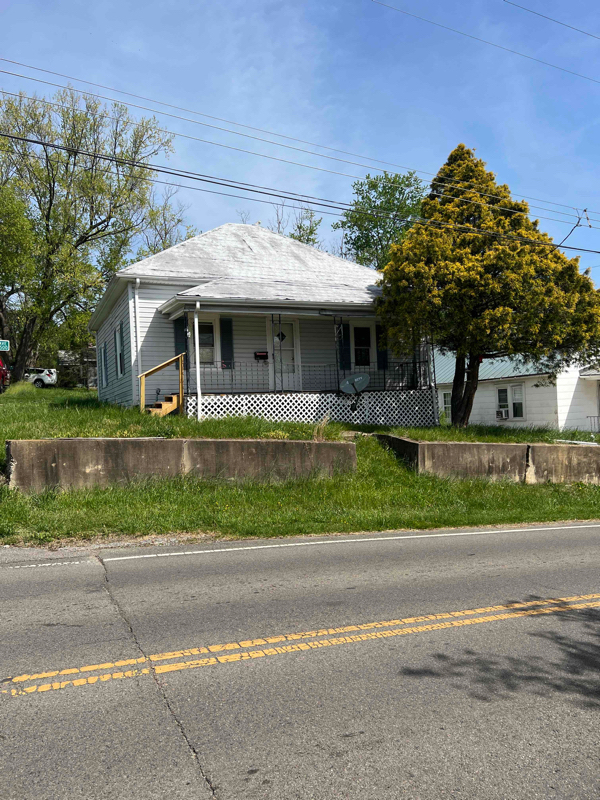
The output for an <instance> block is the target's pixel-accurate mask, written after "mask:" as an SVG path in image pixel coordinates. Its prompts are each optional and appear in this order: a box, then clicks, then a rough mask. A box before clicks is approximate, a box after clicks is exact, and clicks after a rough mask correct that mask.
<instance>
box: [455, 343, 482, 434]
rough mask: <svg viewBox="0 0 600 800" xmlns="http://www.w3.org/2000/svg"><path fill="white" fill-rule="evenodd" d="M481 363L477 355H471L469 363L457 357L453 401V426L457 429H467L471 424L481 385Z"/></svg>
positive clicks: (463, 357)
mask: <svg viewBox="0 0 600 800" xmlns="http://www.w3.org/2000/svg"><path fill="white" fill-rule="evenodd" d="M480 363H481V358H480V356H479V355H478V354H477V353H469V359H468V363H467V359H466V358H465V356H457V357H456V364H455V367H454V380H453V383H452V399H451V413H452V425H453V426H454V427H456V428H466V427H467V425H468V424H469V418H470V416H471V411H472V410H473V401H474V399H475V392H476V391H477V386H478V385H479V365H480Z"/></svg>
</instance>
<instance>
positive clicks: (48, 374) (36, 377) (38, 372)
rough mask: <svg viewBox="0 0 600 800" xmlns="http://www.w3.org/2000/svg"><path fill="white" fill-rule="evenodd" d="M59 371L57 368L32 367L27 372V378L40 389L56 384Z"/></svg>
mask: <svg viewBox="0 0 600 800" xmlns="http://www.w3.org/2000/svg"><path fill="white" fill-rule="evenodd" d="M56 379H57V373H56V370H55V369H42V368H41V367H30V368H29V369H28V370H27V371H26V372H25V380H26V381H29V382H30V383H33V385H34V386H36V387H37V388H38V389H44V388H45V387H46V386H56Z"/></svg>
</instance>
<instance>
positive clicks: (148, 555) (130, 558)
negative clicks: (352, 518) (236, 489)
mask: <svg viewBox="0 0 600 800" xmlns="http://www.w3.org/2000/svg"><path fill="white" fill-rule="evenodd" d="M579 528H600V524H598V523H596V524H595V525H562V526H557V527H547V528H507V529H506V530H488V531H458V532H456V533H422V534H416V535H415V534H402V535H401V536H371V537H369V538H368V539H364V538H359V537H356V538H353V539H328V540H326V541H324V542H323V541H322V542H282V543H280V544H254V545H244V546H242V547H215V548H213V549H211V550H184V551H182V552H177V553H141V554H138V555H135V556H108V557H107V558H103V557H102V556H100V558H101V559H102V561H134V560H136V559H140V558H171V557H175V556H201V555H210V554H212V553H231V552H233V551H240V550H272V549H276V548H279V547H318V546H322V545H326V544H363V543H364V542H391V541H396V540H398V539H439V538H443V537H449V536H487V535H491V534H497V533H538V532H542V531H567V530H577V529H579Z"/></svg>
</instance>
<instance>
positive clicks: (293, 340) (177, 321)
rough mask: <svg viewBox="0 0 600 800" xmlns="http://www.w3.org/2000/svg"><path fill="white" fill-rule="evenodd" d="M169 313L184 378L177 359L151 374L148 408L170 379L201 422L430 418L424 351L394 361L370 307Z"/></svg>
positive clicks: (420, 421)
mask: <svg viewBox="0 0 600 800" xmlns="http://www.w3.org/2000/svg"><path fill="white" fill-rule="evenodd" d="M167 310H171V309H170V306H168V307H167V308H166V309H165V308H164V307H163V308H162V313H163V314H165V311H167ZM170 317H171V318H170V320H169V324H170V325H172V326H173V328H172V330H173V335H174V342H175V353H176V356H181V359H182V363H183V365H184V369H183V375H180V374H179V370H178V367H177V366H176V365H173V366H171V367H167V369H165V370H164V371H162V372H161V373H159V374H153V375H149V376H148V382H147V383H146V384H145V387H144V391H143V392H142V395H143V396H144V398H145V403H146V405H148V403H154V402H155V401H157V400H158V401H160V400H161V399H162V395H163V394H166V393H167V392H169V393H172V392H174V391H177V390H176V389H175V386H172V385H171V384H172V383H174V380H173V379H174V378H176V379H177V382H178V383H179V381H180V380H181V384H180V385H181V389H180V390H179V391H180V396H183V397H184V398H185V400H184V403H183V408H182V411H183V413H185V414H187V416H188V417H192V418H197V419H204V418H206V417H225V416H246V415H252V416H259V417H263V418H265V419H270V420H273V421H278V420H281V421H286V420H287V421H299V422H313V423H314V422H319V421H320V420H322V419H323V418H324V417H326V416H327V417H328V418H329V419H331V420H333V421H340V422H349V423H356V424H378V425H433V424H435V423H436V419H437V413H436V407H435V406H436V400H435V392H434V389H433V376H432V370H431V364H430V358H429V351H428V348H427V347H425V346H422V347H417V348H416V349H415V351H414V353H412V354H411V355H410V356H408V357H406V358H402V359H400V358H392V357H391V354H390V353H389V351H388V350H387V348H386V347H385V342H384V337H383V332H382V330H381V328H380V326H379V325H378V324H377V322H376V319H375V316H374V315H373V314H371V315H368V314H366V313H364V312H362V313H360V315H359V314H356V315H355V316H354V317H352V316H351V317H350V318H348V317H347V316H346V317H342V316H337V315H335V314H334V313H332V312H327V313H324V312H323V313H316V314H315V313H314V312H313V313H311V314H308V313H304V314H302V313H298V311H296V312H295V313H289V312H288V313H283V314H280V313H272V312H271V313H264V312H263V313H260V312H259V313H257V310H254V309H253V310H251V311H250V310H247V311H244V312H242V311H241V310H240V309H237V308H236V309H233V308H231V307H229V308H227V309H224V308H220V309H218V311H217V310H216V309H215V310H213V309H211V310H210V312H208V311H203V310H202V309H200V308H198V307H197V308H194V310H193V311H192V310H188V309H185V308H184V309H181V308H179V309H177V310H176V311H175V312H174V314H172V315H170ZM165 322H167V320H166V319H165ZM144 360H145V357H144ZM178 363H181V362H178ZM357 374H360V375H362V376H366V377H368V385H367V386H366V389H365V390H364V391H363V392H362V393H361V395H360V396H356V395H348V394H344V392H343V391H342V389H341V384H342V383H343V381H344V380H345V379H347V378H349V377H350V376H352V375H354V376H355V375H357Z"/></svg>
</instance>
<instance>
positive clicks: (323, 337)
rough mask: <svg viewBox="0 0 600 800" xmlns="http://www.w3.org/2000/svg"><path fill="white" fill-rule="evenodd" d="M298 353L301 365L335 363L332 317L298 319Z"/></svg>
mask: <svg viewBox="0 0 600 800" xmlns="http://www.w3.org/2000/svg"><path fill="white" fill-rule="evenodd" d="M300 354H301V361H302V365H303V366H304V365H309V364H335V363H336V355H335V331H334V327H333V319H301V320H300Z"/></svg>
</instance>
